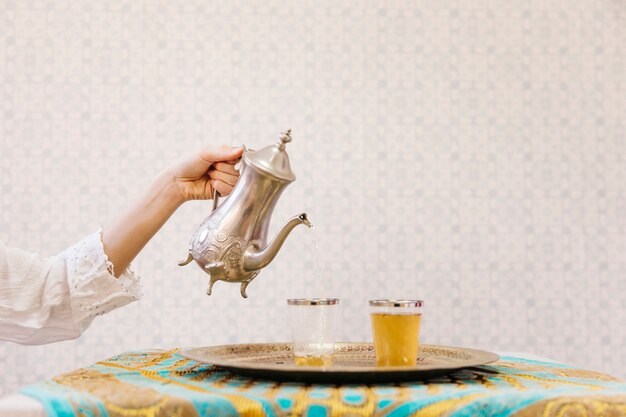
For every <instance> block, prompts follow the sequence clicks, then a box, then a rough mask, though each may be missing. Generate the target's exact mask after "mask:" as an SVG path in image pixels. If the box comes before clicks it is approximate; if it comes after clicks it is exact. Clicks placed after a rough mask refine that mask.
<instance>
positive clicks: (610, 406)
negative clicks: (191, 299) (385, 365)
mask: <svg viewBox="0 0 626 417" xmlns="http://www.w3.org/2000/svg"><path fill="white" fill-rule="evenodd" d="M177 351H178V349H173V350H168V351H154V350H153V351H144V352H129V353H125V354H121V355H118V356H115V357H113V358H110V359H108V360H106V361H102V362H98V363H96V364H94V365H92V366H90V367H87V368H81V369H79V370H76V371H74V372H70V373H67V374H64V375H60V376H59V377H56V378H54V379H53V380H51V381H44V382H41V383H39V384H35V385H33V386H30V387H26V389H25V390H23V392H22V393H20V394H15V395H12V396H9V397H5V398H3V399H0V417H6V416H12V417H13V416H23V417H44V416H46V415H51V416H63V417H65V416H72V415H81V414H79V412H83V413H84V414H85V415H93V416H100V415H102V416H106V415H109V416H118V415H119V416H122V415H133V416H150V417H158V416H170V415H178V416H181V417H184V416H198V415H200V416H205V415H206V416H209V415H210V416H228V415H237V416H240V417H244V416H270V417H278V416H282V415H306V416H311V417H318V416H319V417H339V416H348V415H350V416H368V415H377V416H394V417H396V416H409V415H411V416H416V417H417V416H439V415H444V414H445V415H452V416H459V417H460V416H470V415H474V414H476V413H478V412H480V413H482V415H484V416H516V417H524V416H535V415H543V416H567V415H568V413H569V412H572V413H573V412H576V413H578V414H576V415H587V416H596V415H597V416H601V415H602V416H604V415H611V416H622V415H623V416H626V383H625V382H623V381H620V380H617V379H616V378H612V377H610V376H608V375H604V374H600V373H596V372H591V371H585V370H581V369H577V368H574V367H571V366H568V365H563V364H559V363H556V362H553V361H550V360H548V359H546V358H541V357H537V356H533V355H529V354H523V353H500V356H501V360H500V361H498V362H496V363H495V364H491V365H488V366H484V367H480V368H477V369H473V370H464V371H460V372H457V373H455V374H452V375H450V376H446V377H439V378H435V379H433V380H429V381H424V382H415V383H402V384H381V385H372V386H367V385H363V386H355V385H351V386H334V385H305V384H299V383H277V382H272V381H258V380H252V379H248V378H244V377H238V376H236V375H233V374H230V373H227V372H224V371H220V370H218V369H215V367H212V366H211V365H205V364H199V363H197V362H194V361H191V360H188V359H185V358H183V357H181V356H180V355H178V354H177ZM25 394H27V395H25ZM32 396H34V397H37V398H38V399H39V400H40V401H38V400H35V399H34V398H33V397H32ZM105 409H106V411H105ZM453 411H454V412H453ZM46 412H48V413H49V414H46ZM585 413H586V414H585Z"/></svg>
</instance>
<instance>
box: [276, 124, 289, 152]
mask: <svg viewBox="0 0 626 417" xmlns="http://www.w3.org/2000/svg"><path fill="white" fill-rule="evenodd" d="M289 142H291V129H287V131H286V132H283V134H282V135H281V137H280V141H279V142H277V143H276V147H277V148H278V149H280V150H281V151H284V150H285V144H287V143H289Z"/></svg>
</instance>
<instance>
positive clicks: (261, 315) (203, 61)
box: [0, 0, 626, 394]
mask: <svg viewBox="0 0 626 417" xmlns="http://www.w3.org/2000/svg"><path fill="white" fill-rule="evenodd" d="M625 126H626V3H624V2H622V1H617V0H598V1H544V0H528V1H521V0H517V1H505V2H501V1H488V0H484V1H469V0H456V1H452V0H450V1H430V2H418V1H415V2H412V1H406V2H405V1H387V2H384V3H382V2H367V1H351V2H348V1H339V2H337V1H328V2H321V1H316V2H300V1H295V0H294V1H291V2H280V1H259V2H249V1H224V2H219V3H218V2H208V1H204V0H197V1H191V0H184V1H163V2H157V1H148V0H144V1H137V0H127V1H123V0H119V1H106V2H104V1H98V2H86V1H78V0H76V1H54V2H49V1H26V0H20V1H10V0H9V1H7V0H0V169H1V175H0V237H1V238H2V239H3V240H4V241H5V242H7V243H8V244H10V245H13V246H19V247H22V248H26V249H29V250H32V251H38V252H39V253H42V254H53V253H56V252H57V251H60V250H62V249H63V248H64V247H66V246H68V245H70V244H72V243H73V242H75V241H76V240H78V239H80V238H81V237H82V236H84V235H86V234H87V233H90V232H92V231H93V230H95V229H96V228H97V227H98V226H99V225H100V224H106V223H107V222H108V221H110V220H111V219H112V218H113V217H114V216H115V215H116V214H118V213H120V211H121V210H123V209H124V208H125V207H126V206H128V205H129V203H130V202H131V201H132V199H133V198H134V197H135V195H137V194H138V193H140V192H141V190H142V188H143V187H145V186H146V184H147V183H148V182H149V180H150V178H151V176H152V175H153V174H155V173H156V172H157V171H158V170H160V169H161V168H162V167H163V166H165V164H166V163H167V162H168V161H172V160H173V159H174V158H176V157H177V156H179V155H180V154H181V153H182V152H184V151H187V150H189V149H193V148H195V147H197V146H199V145H201V144H202V143H221V142H227V143H232V144H241V143H246V144H247V145H249V146H252V147H260V146H264V145H266V144H269V143H271V142H273V141H274V140H275V138H276V137H277V135H278V133H279V132H280V131H282V130H284V129H286V128H288V127H291V128H293V129H294V141H293V143H292V144H291V145H290V146H289V152H290V154H291V158H292V166H293V169H294V170H295V172H296V174H297V175H298V179H297V181H296V182H295V183H294V184H292V185H291V186H290V187H289V188H288V189H287V191H286V193H285V194H284V196H283V198H282V199H281V201H280V203H279V207H278V208H277V210H276V212H275V216H274V223H273V226H274V228H276V226H277V225H278V224H279V223H281V222H282V221H283V220H284V219H285V218H287V217H288V216H290V215H291V214H295V213H297V212H300V211H301V210H305V211H307V212H308V213H309V215H310V217H311V219H312V221H313V222H314V223H315V224H316V225H317V228H316V232H317V238H318V240H319V242H320V247H321V258H322V263H323V266H324V275H325V276H326V277H327V279H328V281H329V284H328V287H329V291H328V295H335V296H339V297H341V299H342V304H343V317H344V329H343V332H344V337H345V338H346V339H351V340H366V339H368V337H369V323H368V317H367V309H366V307H365V306H366V301H367V299H368V298H371V297H390V296H401V297H409V296H410V297H422V298H424V299H425V301H426V306H427V307H426V311H425V327H424V329H423V339H424V340H425V341H426V342H430V343H441V344H453V345H463V346H475V347H482V348H486V349H491V350H509V351H527V352H532V353H535V354H540V355H544V356H548V357H552V358H554V359H557V360H560V361H565V362H570V363H574V364H577V365H581V366H584V367H587V368H592V369H596V370H600V371H605V372H610V373H613V374H616V375H621V376H626V349H625V348H624V346H626V325H625V323H626V304H625V303H626V301H625V300H626V277H625V273H626V137H625ZM209 207H210V203H208V202H197V203H189V204H187V205H186V206H185V207H183V208H182V209H181V210H180V211H179V212H178V213H177V214H176V215H175V216H174V218H173V219H172V220H171V222H170V223H168V224H167V226H166V227H165V228H164V229H163V230H162V232H161V233H160V234H159V235H158V237H156V238H155V239H154V240H153V241H152V242H151V243H150V244H149V246H148V247H147V248H146V249H145V251H144V252H143V253H142V254H141V255H140V256H139V258H138V259H137V261H136V267H137V269H138V270H139V271H140V272H141V273H142V275H143V278H144V285H145V298H144V299H143V300H142V301H141V302H139V303H136V304H134V305H132V306H129V307H127V308H124V309H122V310H120V311H116V312H114V313H112V314H110V315H108V316H106V317H102V318H100V319H98V320H96V321H95V322H94V324H93V326H92V328H90V329H89V330H88V331H87V333H86V334H85V335H84V336H83V337H82V338H80V340H77V341H73V342H65V343H58V344H54V345H49V346H42V347H21V346H17V345H13V344H9V343H0V370H1V371H0V373H1V376H0V384H1V385H2V387H0V394H2V393H8V392H12V391H15V390H16V389H18V387H19V386H21V385H23V384H26V383H31V382H34V381H36V380H39V379H41V378H43V377H46V376H50V375H52V374H55V373H58V372H61V371H64V370H68V369H72V368H74V367H77V366H79V365H83V364H87V363H90V362H93V361H95V360H97V359H101V358H103V357H105V356H108V355H112V354H115V353H118V352H120V351H124V350H128V349H135V348H154V347H162V348H167V347H173V346H190V345H211V344H218V343H228V342H244V341H275V340H284V339H287V338H288V332H287V328H286V323H285V315H284V313H285V307H284V300H285V299H286V298H288V297H297V296H311V295H318V294H319V288H320V285H319V283H318V282H317V281H316V274H315V267H314V259H313V255H312V241H311V234H310V233H309V232H308V231H307V230H304V229H296V230H295V231H294V233H293V236H292V237H291V238H290V239H289V241H288V242H287V243H286V245H285V247H284V249H283V250H282V252H281V253H280V254H279V257H278V258H277V260H276V261H275V263H273V264H272V265H271V266H270V267H268V268H267V269H266V270H265V271H263V272H262V273H261V275H260V276H259V278H258V279H257V281H255V282H254V283H253V284H252V285H251V286H250V287H249V294H250V298H249V299H248V300H242V299H240V297H239V291H238V288H237V287H236V286H229V285H227V284H223V283H218V284H217V285H216V287H215V292H214V296H212V297H211V298H208V297H207V296H206V295H205V294H204V290H205V286H206V282H207V277H206V276H205V275H204V273H203V272H201V271H200V270H199V269H198V268H196V267H194V266H188V267H186V268H179V267H177V266H176V262H177V261H178V260H179V259H181V258H184V257H185V254H186V247H187V240H188V238H189V236H190V235H191V233H192V231H193V230H194V228H195V227H196V225H197V224H198V223H199V222H200V221H201V220H202V219H203V218H204V216H205V215H206V214H207V212H208V210H209Z"/></svg>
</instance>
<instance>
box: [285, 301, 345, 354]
mask: <svg viewBox="0 0 626 417" xmlns="http://www.w3.org/2000/svg"><path fill="white" fill-rule="evenodd" d="M287 305H288V306H289V310H290V311H289V313H290V314H289V315H290V319H291V330H292V336H293V355H294V360H295V362H296V365H303V366H329V365H331V364H332V359H333V353H334V351H335V339H336V337H337V326H338V322H339V317H338V316H339V314H338V310H339V299H337V298H299V299H289V300H287Z"/></svg>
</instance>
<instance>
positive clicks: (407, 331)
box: [369, 300, 423, 366]
mask: <svg viewBox="0 0 626 417" xmlns="http://www.w3.org/2000/svg"><path fill="white" fill-rule="evenodd" d="M422 304H423V302H422V301H420V300H370V302H369V305H370V318H371V321H372V332H373V335H374V350H375V352H376V364H377V365H378V366H403V365H405V366H409V365H413V366H414V365H415V364H416V363H417V354H418V350H419V333H420V323H421V320H422Z"/></svg>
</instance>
